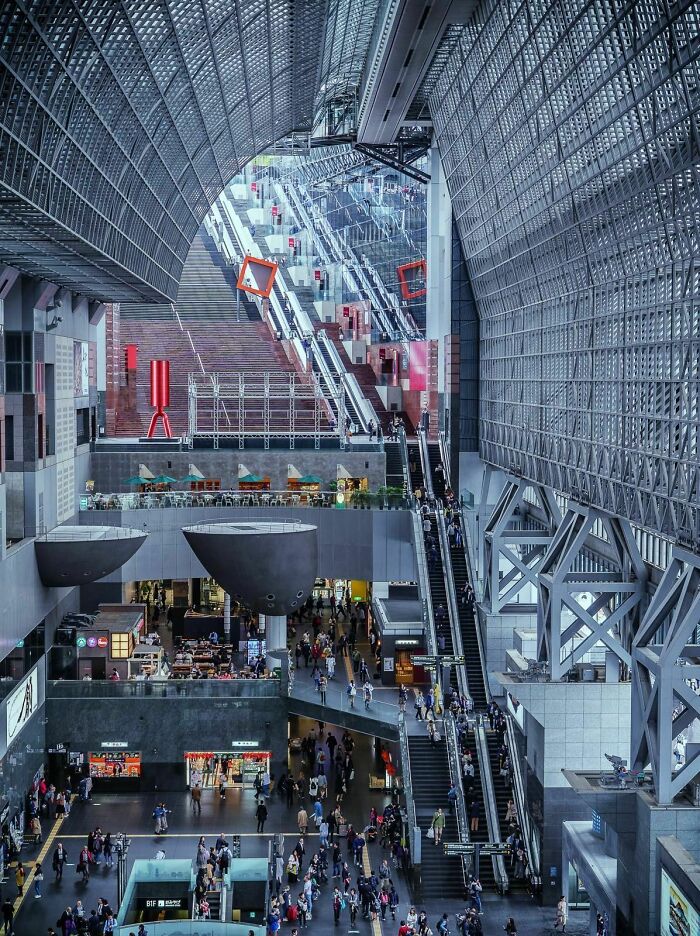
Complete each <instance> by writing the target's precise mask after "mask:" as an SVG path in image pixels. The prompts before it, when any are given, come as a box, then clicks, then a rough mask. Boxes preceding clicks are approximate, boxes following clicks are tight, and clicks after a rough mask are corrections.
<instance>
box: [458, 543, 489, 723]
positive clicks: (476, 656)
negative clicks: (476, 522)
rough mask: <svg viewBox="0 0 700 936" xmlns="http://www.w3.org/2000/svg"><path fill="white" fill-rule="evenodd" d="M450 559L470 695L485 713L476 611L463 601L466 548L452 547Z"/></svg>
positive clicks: (465, 576)
mask: <svg viewBox="0 0 700 936" xmlns="http://www.w3.org/2000/svg"><path fill="white" fill-rule="evenodd" d="M450 559H451V560H452V575H453V577H454V583H455V595H456V596H457V611H458V614H459V627H460V631H461V633H462V648H463V650H464V663H465V668H466V671H467V683H468V685H469V694H470V695H471V697H472V699H473V700H474V708H475V709H476V710H477V711H481V712H483V711H485V710H486V706H487V704H488V699H487V696H486V685H485V682H484V679H485V676H484V671H483V669H482V666H481V655H480V653H479V641H478V638H477V634H476V628H477V626H478V625H477V622H476V619H475V617H474V609H473V608H472V607H471V606H470V605H468V604H467V603H466V602H465V603H463V602H462V600H461V595H462V591H463V589H464V586H465V584H466V582H467V580H468V574H467V560H466V558H465V555H464V548H463V547H461V546H454V545H450Z"/></svg>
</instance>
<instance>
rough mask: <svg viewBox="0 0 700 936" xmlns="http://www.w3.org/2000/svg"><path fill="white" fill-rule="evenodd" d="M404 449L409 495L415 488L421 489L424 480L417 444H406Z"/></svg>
mask: <svg viewBox="0 0 700 936" xmlns="http://www.w3.org/2000/svg"><path fill="white" fill-rule="evenodd" d="M406 448H407V449H408V478H409V481H410V483H411V493H413V492H414V491H415V490H416V488H419V487H423V484H424V482H425V478H424V477H423V466H422V465H421V460H420V448H419V445H418V442H407V443H406Z"/></svg>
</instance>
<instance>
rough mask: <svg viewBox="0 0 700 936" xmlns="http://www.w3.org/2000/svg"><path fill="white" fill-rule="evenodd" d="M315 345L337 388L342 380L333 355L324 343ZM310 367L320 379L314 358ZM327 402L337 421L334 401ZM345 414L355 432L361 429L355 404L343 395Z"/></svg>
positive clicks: (319, 369)
mask: <svg viewBox="0 0 700 936" xmlns="http://www.w3.org/2000/svg"><path fill="white" fill-rule="evenodd" d="M317 345H318V349H319V351H320V352H321V356H322V357H323V360H324V361H325V363H326V366H327V367H328V370H329V372H330V375H331V377H332V378H333V380H334V381H335V383H336V384H337V385H338V386H340V385H341V383H342V378H341V375H340V374H339V373H338V368H337V367H336V364H335V361H334V360H333V355H332V354H331V352H330V351H329V350H328V347H327V346H326V344H325V342H323V341H318V342H317ZM312 367H313V371H314V374H318V375H319V377H320V376H321V368H320V366H319V364H318V361H317V360H316V358H315V357H314V359H313V364H312ZM328 402H329V403H330V405H331V409H332V410H333V414H334V416H335V418H336V419H337V418H338V407H337V406H336V403H335V400H334V399H329V400H328ZM345 412H346V413H347V415H348V416H349V417H350V422H351V423H353V425H354V426H355V427H356V430H355V431H357V430H360V429H362V421H361V420H360V417H359V415H358V412H357V409H356V408H355V404H354V403H353V401H352V400H351V399H350V397H349V395H348V394H347V393H346V394H345ZM340 428H341V429H342V428H343V427H342V426H341V427H340Z"/></svg>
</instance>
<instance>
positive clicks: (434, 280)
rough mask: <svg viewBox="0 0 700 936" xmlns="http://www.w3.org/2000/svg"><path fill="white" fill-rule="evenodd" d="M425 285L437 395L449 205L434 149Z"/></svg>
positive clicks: (448, 277) (446, 329)
mask: <svg viewBox="0 0 700 936" xmlns="http://www.w3.org/2000/svg"><path fill="white" fill-rule="evenodd" d="M426 260H427V263H428V281H427V295H426V305H425V313H426V328H425V332H426V334H425V337H426V338H433V339H437V340H438V342H439V346H438V391H439V392H440V393H444V392H445V349H444V342H445V335H449V334H450V331H451V286H452V202H451V200H450V196H449V193H448V191H447V182H446V181H445V173H444V172H443V168H442V163H441V161H440V154H439V152H438V148H437V146H433V147H432V148H431V150H430V182H429V183H428V243H427V256H426Z"/></svg>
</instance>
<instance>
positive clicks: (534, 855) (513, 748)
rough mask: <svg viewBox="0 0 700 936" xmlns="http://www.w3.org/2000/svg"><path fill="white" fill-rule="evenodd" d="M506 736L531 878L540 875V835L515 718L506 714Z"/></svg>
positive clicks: (514, 794) (516, 802) (514, 793)
mask: <svg viewBox="0 0 700 936" xmlns="http://www.w3.org/2000/svg"><path fill="white" fill-rule="evenodd" d="M506 736H507V738H508V753H509V755H510V769H511V776H512V778H513V783H512V788H513V799H514V801H515V808H516V810H517V813H518V823H519V825H520V830H521V832H522V834H523V840H524V842H525V853H526V855H527V861H528V869H529V872H530V875H531V876H538V875H539V874H540V843H539V835H538V834H537V830H536V829H535V826H534V824H533V822H532V819H531V817H530V811H529V809H528V808H527V801H526V798H525V784H524V783H523V774H522V768H521V762H520V757H519V756H518V745H517V741H516V737H515V726H514V725H513V716H512V715H509V714H508V713H507V712H506Z"/></svg>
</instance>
